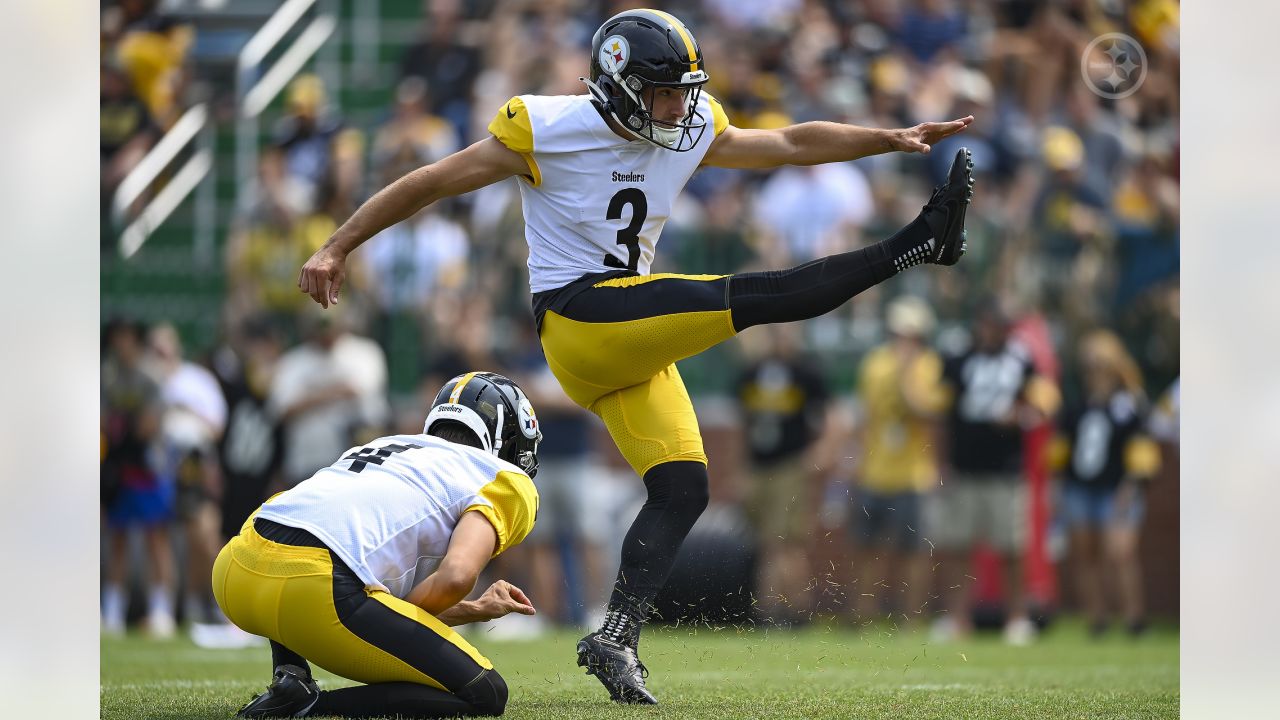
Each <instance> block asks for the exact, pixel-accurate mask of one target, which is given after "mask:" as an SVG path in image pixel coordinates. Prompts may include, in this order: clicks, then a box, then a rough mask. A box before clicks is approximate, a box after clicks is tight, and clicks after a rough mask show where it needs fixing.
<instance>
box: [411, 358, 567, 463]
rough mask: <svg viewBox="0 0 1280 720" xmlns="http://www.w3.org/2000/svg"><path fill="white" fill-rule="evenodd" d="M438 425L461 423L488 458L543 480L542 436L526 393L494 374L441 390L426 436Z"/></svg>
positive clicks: (460, 379)
mask: <svg viewBox="0 0 1280 720" xmlns="http://www.w3.org/2000/svg"><path fill="white" fill-rule="evenodd" d="M438 423H459V424H461V425H463V426H465V427H467V428H468V429H470V430H471V431H472V432H473V433H475V435H476V437H477V438H479V439H480V447H481V449H483V450H484V451H485V452H490V453H493V454H494V455H497V456H498V457H499V458H502V459H503V460H506V461H507V462H509V463H512V464H513V465H516V466H518V467H519V468H520V469H521V470H524V471H525V474H527V475H528V476H529V477H533V476H534V475H537V474H538V443H540V442H541V441H542V431H541V430H540V429H539V428H538V417H537V415H535V414H534V412H533V405H532V404H530V402H529V398H527V397H525V394H524V391H523V390H521V389H520V386H519V385H516V384H515V383H514V382H512V381H511V380H509V379H507V378H505V377H503V376H502V375H499V374H497V373H491V372H471V373H466V374H463V375H459V376H457V377H455V378H453V379H452V380H450V381H449V382H447V383H445V384H444V387H442V388H440V392H438V393H436V399H435V401H434V402H432V403H431V412H430V413H428V414H427V422H426V425H425V426H423V428H422V432H424V433H426V434H428V435H430V434H431V429H432V428H433V427H434V426H436V424H438Z"/></svg>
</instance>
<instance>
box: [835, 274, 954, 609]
mask: <svg viewBox="0 0 1280 720" xmlns="http://www.w3.org/2000/svg"><path fill="white" fill-rule="evenodd" d="M886 325H887V327H888V330H889V335H890V337H889V339H888V340H887V341H886V342H885V343H884V344H882V345H880V346H878V347H876V348H874V349H873V350H872V351H871V352H870V353H868V354H867V356H866V358H865V359H864V360H863V361H862V365H861V368H860V369H859V372H858V396H859V398H860V399H861V401H862V410H863V412H862V415H863V419H862V422H861V423H860V426H859V435H860V442H859V445H860V446H861V450H862V452H861V459H860V462H859V465H858V470H857V475H856V481H857V482H856V485H857V495H856V499H855V507H854V511H853V513H852V514H851V519H852V521H853V524H854V527H853V537H854V538H856V539H857V541H858V544H859V551H860V554H861V555H862V560H861V562H860V563H859V568H860V574H859V581H860V582H859V584H860V585H862V586H863V587H864V589H863V590H861V591H859V597H858V607H857V609H858V611H859V612H860V613H862V614H863V615H874V614H876V613H877V612H879V611H880V610H881V608H880V607H877V606H878V605H880V604H881V603H882V601H883V600H884V598H883V597H880V595H882V594H883V593H879V592H876V591H875V590H866V589H865V588H867V587H879V588H885V587H888V588H892V589H893V591H892V593H891V595H890V598H889V602H890V603H891V604H893V605H895V607H894V608H893V609H894V611H895V614H898V613H902V614H905V615H906V617H907V618H908V621H913V620H916V619H918V618H919V617H920V613H921V612H922V608H923V606H924V603H925V597H926V593H927V591H928V566H927V564H926V562H925V561H926V558H925V556H924V555H923V553H921V548H922V546H923V542H922V535H921V533H922V532H923V529H924V528H923V525H922V523H921V519H920V515H921V504H922V501H923V497H924V494H925V493H926V492H927V491H928V490H929V488H931V487H932V486H933V484H934V483H935V481H936V478H937V476H938V463H937V460H936V457H935V455H936V453H935V450H934V448H935V446H936V442H935V440H934V433H935V429H934V422H935V419H936V418H937V417H938V416H939V413H940V412H941V411H942V409H943V405H942V394H941V379H942V359H941V358H940V357H939V356H938V354H937V353H936V352H934V351H933V350H932V349H931V348H930V347H929V344H928V340H929V335H930V333H932V331H933V326H934V316H933V311H932V310H931V309H930V308H929V305H928V303H926V302H925V301H924V300H922V299H920V298H919V297H916V296H913V295H903V296H901V297H899V298H897V299H895V300H894V301H893V302H891V303H889V307H888V309H887V312H886ZM899 590H902V591H903V592H905V596H902V599H901V602H900V603H899V602H897V599H898V597H899V596H900V595H901V593H899V592H898V591H899Z"/></svg>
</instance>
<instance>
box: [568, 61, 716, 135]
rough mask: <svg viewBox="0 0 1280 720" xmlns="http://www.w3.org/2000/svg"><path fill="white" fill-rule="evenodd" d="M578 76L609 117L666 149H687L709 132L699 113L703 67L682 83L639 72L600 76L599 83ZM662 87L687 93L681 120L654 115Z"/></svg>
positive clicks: (705, 76) (686, 75) (686, 74)
mask: <svg viewBox="0 0 1280 720" xmlns="http://www.w3.org/2000/svg"><path fill="white" fill-rule="evenodd" d="M579 79H580V80H582V81H583V82H584V83H586V84H587V87H588V88H589V89H590V91H591V95H592V96H593V97H595V98H596V99H597V100H598V101H599V102H600V103H601V104H602V105H603V106H604V108H605V111H606V112H608V113H609V115H610V117H612V118H613V119H614V120H616V121H617V122H618V124H619V125H621V126H622V127H623V128H624V129H626V131H627V132H628V133H630V134H631V135H633V136H634V137H636V138H638V139H640V140H648V141H649V142H651V143H653V144H654V145H657V146H659V147H661V148H665V149H667V150H674V151H675V152H687V151H689V150H692V149H693V148H694V147H696V146H697V144H698V141H699V140H701V139H702V133H704V132H706V129H707V122H706V121H705V120H703V119H702V118H701V117H700V116H699V115H698V112H697V110H698V99H699V98H700V97H701V96H702V86H703V85H705V84H706V82H707V74H706V73H705V72H703V71H701V70H699V71H697V72H689V73H685V74H684V77H683V78H681V80H680V82H657V81H654V80H649V79H648V78H644V77H641V76H640V75H637V74H630V75H627V76H625V78H624V77H623V75H622V74H621V73H617V72H615V73H614V74H613V76H612V77H609V76H601V77H600V78H598V80H599V82H598V83H593V82H591V81H590V80H588V79H587V78H579ZM660 88H672V89H675V90H677V91H681V92H683V93H685V95H686V99H685V103H684V104H685V112H684V117H682V118H681V119H680V120H679V121H678V122H675V123H667V122H664V121H662V120H658V119H655V118H654V117H653V109H652V107H650V106H651V105H652V104H653V100H654V99H655V98H656V97H657V93H658V90H659V89H660ZM609 91H613V92H609ZM646 98H648V101H647V102H646Z"/></svg>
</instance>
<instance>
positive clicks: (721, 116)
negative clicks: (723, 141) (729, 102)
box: [702, 92, 729, 135]
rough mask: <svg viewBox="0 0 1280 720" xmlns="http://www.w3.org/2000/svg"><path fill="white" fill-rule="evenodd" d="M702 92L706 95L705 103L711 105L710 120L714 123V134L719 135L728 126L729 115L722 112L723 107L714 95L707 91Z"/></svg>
mask: <svg viewBox="0 0 1280 720" xmlns="http://www.w3.org/2000/svg"><path fill="white" fill-rule="evenodd" d="M702 94H703V95H706V96H707V103H708V104H710V105H711V120H712V122H713V123H714V125H715V131H716V135H719V134H720V133H722V132H724V131H725V130H726V129H727V128H728V127H729V116H728V115H726V114H725V113H724V107H723V106H721V105H720V101H719V100H717V99H716V98H715V96H714V95H712V94H711V93H709V92H704V93H702Z"/></svg>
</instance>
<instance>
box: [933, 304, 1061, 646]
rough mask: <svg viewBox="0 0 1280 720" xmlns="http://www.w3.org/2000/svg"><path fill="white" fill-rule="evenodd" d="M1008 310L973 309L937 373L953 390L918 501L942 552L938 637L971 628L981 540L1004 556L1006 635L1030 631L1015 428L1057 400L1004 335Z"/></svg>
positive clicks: (1019, 439) (1024, 635)
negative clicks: (941, 463) (931, 482)
mask: <svg viewBox="0 0 1280 720" xmlns="http://www.w3.org/2000/svg"><path fill="white" fill-rule="evenodd" d="M1010 328H1011V318H1010V315H1009V312H1008V310H1007V309H1005V308H1003V307H1002V306H1001V304H1000V303H998V302H996V301H987V302H985V303H983V304H982V305H981V307H980V308H979V310H978V312H977V319H976V323H975V327H974V342H973V344H972V346H971V347H970V348H969V349H968V350H966V351H965V352H963V353H961V354H960V355H957V356H954V357H952V358H949V359H948V360H947V362H946V365H945V367H944V370H943V383H944V385H945V386H946V387H947V388H948V389H949V394H950V396H951V401H950V411H949V412H948V416H947V431H946V435H947V438H948V443H947V445H948V447H947V471H946V473H945V474H944V476H943V478H944V480H943V482H942V483H941V484H940V486H939V487H938V488H936V489H935V491H934V492H933V493H932V494H931V495H930V497H929V500H928V503H927V505H926V510H927V518H928V523H927V526H928V528H929V534H928V535H927V536H926V537H928V538H929V539H930V541H931V542H933V543H934V545H935V546H936V548H937V550H938V555H939V560H940V562H941V565H940V570H941V573H942V575H941V581H942V585H941V586H942V587H943V588H946V590H944V595H945V600H946V608H947V612H948V614H947V615H946V616H945V617H943V618H942V619H941V620H940V621H939V622H938V624H937V625H935V634H936V635H937V636H938V637H940V638H943V639H946V638H950V637H953V636H956V635H965V634H967V633H968V632H969V631H970V629H971V620H970V617H969V614H970V608H969V597H968V593H969V590H970V588H969V586H968V582H967V581H966V578H969V579H972V577H973V575H972V573H971V572H970V569H969V568H970V557H971V555H972V553H973V550H974V548H975V546H976V545H977V543H978V542H979V541H982V540H985V541H986V542H987V543H988V544H989V545H991V546H992V548H993V549H994V550H995V551H996V552H997V553H998V554H999V555H1000V556H1001V559H1002V560H1003V564H1004V566H1005V584H1004V586H1005V588H1006V595H1007V609H1008V613H1007V622H1006V624H1005V639H1006V641H1008V642H1009V643H1011V644H1015V645H1024V644H1027V643H1029V642H1030V641H1031V640H1032V639H1033V638H1034V637H1035V626H1034V625H1032V623H1031V621H1030V618H1029V617H1028V613H1027V608H1026V604H1025V600H1024V597H1023V595H1024V593H1023V587H1022V573H1021V564H1022V552H1023V548H1024V547H1025V544H1026V535H1027V515H1028V501H1029V498H1028V493H1027V486H1026V482H1025V479H1024V478H1023V476H1022V463H1023V429H1024V427H1031V426H1034V425H1036V424H1037V423H1039V422H1042V421H1043V420H1044V419H1046V418H1047V417H1050V416H1051V415H1052V413H1053V412H1054V411H1055V410H1056V409H1057V405H1058V403H1059V396H1058V391H1057V388H1056V387H1055V386H1054V385H1053V384H1052V383H1051V382H1050V381H1048V380H1047V379H1045V378H1043V377H1042V376H1040V375H1037V374H1036V372H1035V368H1034V367H1033V366H1032V363H1031V358H1030V356H1029V355H1028V353H1027V351H1026V349H1025V348H1024V347H1023V346H1022V345H1021V344H1019V343H1017V342H1016V341H1013V340H1012V339H1011V338H1010V333H1009V331H1010Z"/></svg>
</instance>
